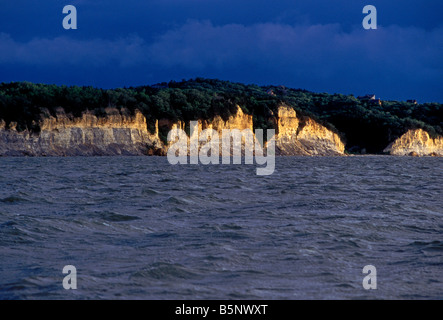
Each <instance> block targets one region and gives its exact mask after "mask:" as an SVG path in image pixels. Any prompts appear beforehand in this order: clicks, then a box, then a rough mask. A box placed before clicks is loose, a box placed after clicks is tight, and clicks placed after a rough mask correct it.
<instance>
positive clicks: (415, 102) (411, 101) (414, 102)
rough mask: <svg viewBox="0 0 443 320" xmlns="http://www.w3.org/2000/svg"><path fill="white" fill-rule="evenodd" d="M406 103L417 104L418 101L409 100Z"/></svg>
mask: <svg viewBox="0 0 443 320" xmlns="http://www.w3.org/2000/svg"><path fill="white" fill-rule="evenodd" d="M406 102H407V103H413V104H417V100H415V99H414V100H407V101H406Z"/></svg>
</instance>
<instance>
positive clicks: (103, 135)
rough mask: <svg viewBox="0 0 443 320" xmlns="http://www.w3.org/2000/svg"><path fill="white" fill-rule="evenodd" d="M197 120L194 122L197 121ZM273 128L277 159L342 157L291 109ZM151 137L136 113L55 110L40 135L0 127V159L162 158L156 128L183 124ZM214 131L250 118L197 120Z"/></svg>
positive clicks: (325, 135)
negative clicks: (79, 113)
mask: <svg viewBox="0 0 443 320" xmlns="http://www.w3.org/2000/svg"><path fill="white" fill-rule="evenodd" d="M196 120H198V119H196ZM274 123H275V129H276V130H275V131H276V136H275V143H276V154H277V155H342V154H343V152H344V144H343V142H342V141H341V140H340V138H339V136H338V135H337V134H335V133H333V132H332V131H330V130H328V129H327V128H325V127H324V126H322V125H320V124H318V123H317V122H315V121H313V120H312V119H308V120H307V121H305V122H304V126H303V127H301V126H300V121H299V119H298V118H297V114H296V112H295V111H294V110H293V109H292V108H289V107H285V106H281V107H280V108H279V109H278V113H277V116H276V117H275V119H274ZM152 126H153V127H154V128H155V131H154V132H153V133H151V132H150V131H149V130H148V129H147V128H148V123H147V120H146V118H145V116H144V115H143V114H142V113H141V112H139V111H136V112H135V113H134V115H128V114H126V113H125V112H123V113H122V112H120V111H118V110H117V109H114V108H108V109H106V114H105V115H104V116H102V117H97V116H95V115H94V114H92V113H90V112H85V113H84V114H83V115H82V116H81V117H78V118H75V117H72V116H70V115H67V114H65V112H64V111H63V110H61V109H60V110H58V113H57V115H56V116H55V117H53V116H48V117H45V118H43V119H42V120H41V123H40V128H41V131H40V132H39V133H31V132H29V131H23V132H17V131H16V130H15V126H14V124H11V125H10V126H9V129H6V128H5V124H4V122H2V123H0V155H17V156H19V155H31V156H45V155H46V156H76V155H86V156H88V155H91V156H92V155H146V154H158V155H165V154H166V152H167V150H168V145H165V143H164V142H163V141H162V140H161V139H160V137H159V129H158V128H159V126H164V127H168V128H169V129H173V128H181V129H184V128H185V124H184V123H183V122H181V121H179V122H172V121H170V120H169V119H159V120H156V122H155V124H152ZM205 129H214V130H215V131H217V132H219V133H221V132H222V131H223V130H225V129H231V130H232V129H238V130H244V129H250V130H251V131H252V130H253V118H252V115H248V114H245V113H244V112H243V111H242V110H241V108H240V107H238V108H237V113H236V114H235V115H231V116H230V117H229V118H228V119H227V121H224V120H223V119H222V118H221V117H220V116H216V117H215V118H213V119H210V120H198V131H199V132H201V131H202V130H205Z"/></svg>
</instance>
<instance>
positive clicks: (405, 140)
mask: <svg viewBox="0 0 443 320" xmlns="http://www.w3.org/2000/svg"><path fill="white" fill-rule="evenodd" d="M384 151H385V152H388V153H390V154H392V155H396V156H405V155H416V156H428V155H432V156H443V137H438V138H436V139H433V138H431V137H430V136H429V134H428V133H427V132H426V131H424V130H422V129H416V130H409V131H408V132H406V133H405V134H404V135H402V136H401V137H400V138H398V139H397V140H395V141H394V142H393V143H392V144H390V145H389V146H388V147H387V148H386V149H385V150H384Z"/></svg>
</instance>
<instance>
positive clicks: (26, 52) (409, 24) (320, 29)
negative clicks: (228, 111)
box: [0, 0, 443, 102]
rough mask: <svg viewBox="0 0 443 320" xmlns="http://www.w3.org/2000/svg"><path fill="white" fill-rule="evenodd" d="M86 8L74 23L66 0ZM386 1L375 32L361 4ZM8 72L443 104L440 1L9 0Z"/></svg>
mask: <svg viewBox="0 0 443 320" xmlns="http://www.w3.org/2000/svg"><path fill="white" fill-rule="evenodd" d="M68 4H73V5H75V6H76V7H77V10H78V29H77V30H64V29H63V27H62V20H63V17H64V15H63V14H62V9H63V7H64V6H65V5H68ZM367 4H372V5H375V6H376V7H377V11H378V29H377V30H364V29H363V27H362V24H361V22H362V20H363V17H364V15H363V14H362V9H363V7H364V6H365V5H367ZM0 8H1V9H0V82H10V81H23V80H27V81H33V82H42V83H56V84H68V85H93V86H97V87H104V88H110V87H119V86H136V85H143V84H153V83H157V82H162V81H169V80H181V79H189V78H194V77H206V78H219V79H224V80H231V81H239V82H243V83H256V84H260V85H261V84H283V85H286V86H289V87H294V88H304V89H308V90H312V91H316V92H329V93H335V92H339V93H354V94H356V95H360V94H365V93H372V92H373V93H376V94H377V96H379V97H380V98H382V99H400V100H405V99H409V98H415V99H418V100H420V101H421V102H425V101H438V102H443V90H442V88H443V20H442V19H441V16H442V14H443V2H441V1H435V0H432V1H430V0H423V1H418V0H414V1H411V0H403V1H397V0H396V1H394V0H383V1H380V0H374V1H372V0H371V1H369V0H368V1H360V0H346V1H345V0H334V1H331V0H302V1H297V0H280V1H278V0H277V1H263V0H236V1H233V0H151V1H149V0H148V1H139V0H138V1H135V0H125V1H122V0H106V1H105V0H77V1H75V0H66V1H64V0H45V1H30V0H26V1H25V0H15V1H10V0H0Z"/></svg>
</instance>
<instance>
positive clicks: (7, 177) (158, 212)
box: [0, 156, 443, 299]
mask: <svg viewBox="0 0 443 320" xmlns="http://www.w3.org/2000/svg"><path fill="white" fill-rule="evenodd" d="M442 161H443V160H442V159H438V158H396V157H388V156H386V157H383V156H379V157H371V156H367V157H347V158H326V157H325V158H321V157H319V158H315V157H314V158H310V157H307V158H305V157H280V158H277V164H276V165H277V167H276V171H275V173H274V174H273V175H271V176H266V177H263V176H256V174H255V167H254V166H251V165H229V166H228V165H219V166H202V165H200V166H190V165H189V166H172V165H169V164H168V162H167V159H166V158H161V157H114V158H108V157H96V158H0V298H1V299H101V298H105V299H353V298H357V299H358V298H363V299H366V298H369V299H372V298H376V299H389V298H395V299H421V298H430V299H442V298H443V197H442V181H443V170H442V169H443V162H442ZM368 264H372V265H374V266H375V267H376V268H377V274H378V279H377V286H378V288H377V290H371V291H367V290H364V289H363V286H362V280H363V277H364V275H363V274H362V269H363V267H364V266H365V265H368ZM65 265H74V266H75V267H76V268H77V272H78V289H77V290H70V291H67V290H64V289H63V286H62V280H63V277H64V276H65V275H64V274H63V273H62V269H63V267H64V266H65Z"/></svg>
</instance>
